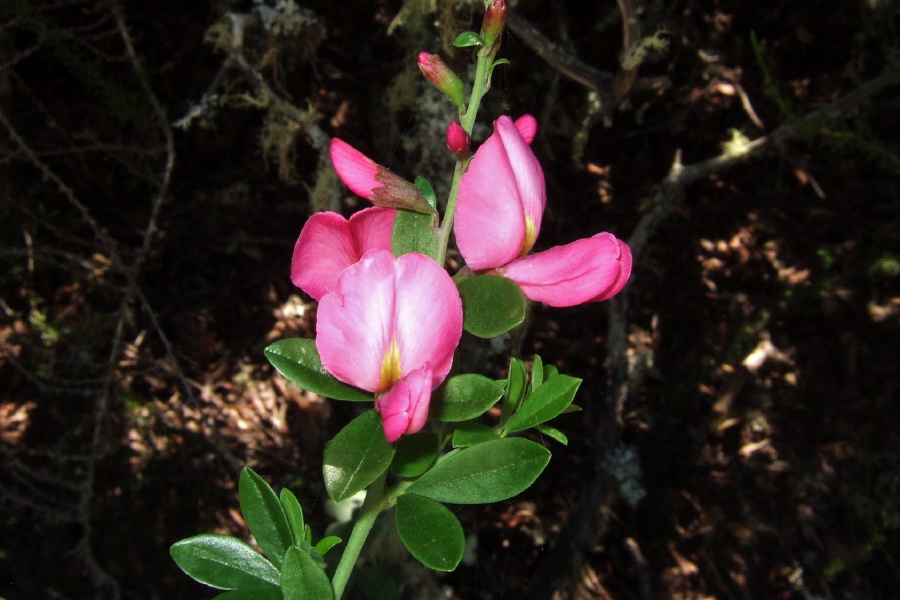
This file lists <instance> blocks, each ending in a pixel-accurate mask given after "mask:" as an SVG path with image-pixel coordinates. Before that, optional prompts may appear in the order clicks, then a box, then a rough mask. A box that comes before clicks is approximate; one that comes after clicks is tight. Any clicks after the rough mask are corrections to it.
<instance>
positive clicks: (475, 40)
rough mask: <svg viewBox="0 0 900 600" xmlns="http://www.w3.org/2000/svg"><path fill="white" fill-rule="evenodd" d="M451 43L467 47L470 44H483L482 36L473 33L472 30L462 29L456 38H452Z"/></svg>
mask: <svg viewBox="0 0 900 600" xmlns="http://www.w3.org/2000/svg"><path fill="white" fill-rule="evenodd" d="M453 45H454V46H456V47H457V48H469V47H471V46H483V45H484V38H482V37H481V36H480V35H478V34H477V33H475V32H474V31H463V32H462V33H460V34H459V35H458V36H456V39H455V40H453Z"/></svg>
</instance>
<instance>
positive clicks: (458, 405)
mask: <svg viewBox="0 0 900 600" xmlns="http://www.w3.org/2000/svg"><path fill="white" fill-rule="evenodd" d="M501 396H503V387H502V386H500V385H498V384H496V383H495V382H494V381H493V380H491V379H488V378H487V377H484V376H483V375H476V374H474V373H466V374H464V375H456V376H455V377H451V378H450V379H448V380H447V382H446V383H445V384H444V385H443V386H442V387H440V388H438V390H437V392H436V393H435V395H434V397H433V399H432V406H431V414H430V416H431V418H432V419H436V420H438V421H444V422H447V423H452V422H458V421H468V420H469V419H474V418H476V417H480V416H481V415H483V414H484V413H486V412H487V411H488V410H489V409H490V408H491V407H492V406H494V404H496V403H497V401H498V400H499V399H500V397H501Z"/></svg>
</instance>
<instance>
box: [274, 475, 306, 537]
mask: <svg viewBox="0 0 900 600" xmlns="http://www.w3.org/2000/svg"><path fill="white" fill-rule="evenodd" d="M278 499H279V500H280V501H281V508H283V509H284V515H285V516H286V517H287V520H288V525H290V526H291V534H292V535H293V538H294V545H297V544H300V542H302V541H303V539H304V535H303V534H304V532H305V524H304V522H303V508H302V507H301V506H300V501H299V500H297V496H295V495H294V492H292V491H291V490H289V489H287V488H282V489H281V494H280V495H279V496H278Z"/></svg>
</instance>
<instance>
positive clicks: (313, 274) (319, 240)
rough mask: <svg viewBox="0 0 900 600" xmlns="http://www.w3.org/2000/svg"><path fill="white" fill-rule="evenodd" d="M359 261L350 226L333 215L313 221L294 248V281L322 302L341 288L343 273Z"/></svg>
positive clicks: (301, 233)
mask: <svg viewBox="0 0 900 600" xmlns="http://www.w3.org/2000/svg"><path fill="white" fill-rule="evenodd" d="M357 260H359V254H358V252H357V249H356V247H355V244H354V241H353V238H352V236H351V233H350V225H349V224H348V223H347V220H346V219H345V218H344V217H342V216H341V215H339V214H337V213H333V212H320V213H316V214H314V215H313V216H311V217H310V218H309V220H308V221H307V222H306V225H304V226H303V230H302V231H301V232H300V237H299V238H298V239H297V243H296V244H295V245H294V256H293V258H292V259H291V281H292V282H294V285H296V286H297V287H298V288H300V289H301V290H303V291H304V292H306V293H307V294H309V295H310V296H312V297H313V298H315V299H316V300H319V299H320V298H321V297H322V296H324V295H325V294H327V293H328V292H330V291H331V290H333V289H334V288H335V286H337V281H338V277H340V275H341V273H342V272H343V271H344V269H346V268H347V267H349V266H350V265H352V264H353V263H355V262H356V261H357Z"/></svg>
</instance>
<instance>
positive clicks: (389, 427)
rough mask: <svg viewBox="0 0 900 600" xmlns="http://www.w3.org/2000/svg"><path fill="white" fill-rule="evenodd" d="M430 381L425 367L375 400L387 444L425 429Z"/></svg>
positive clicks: (429, 398)
mask: <svg viewBox="0 0 900 600" xmlns="http://www.w3.org/2000/svg"><path fill="white" fill-rule="evenodd" d="M431 379H432V374H431V369H430V368H429V365H427V364H426V365H425V366H424V367H423V368H422V369H417V370H415V371H412V372H411V373H409V374H408V375H407V376H406V377H404V378H403V379H400V380H399V381H397V383H395V384H394V387H392V388H391V389H390V390H389V391H388V393H386V394H385V395H384V396H382V397H381V398H379V399H378V400H376V401H375V408H376V409H378V412H380V413H381V423H382V426H383V427H384V437H385V439H386V440H387V441H388V443H394V442H396V441H397V440H399V439H400V438H401V437H402V436H404V435H407V434H410V433H417V432H419V431H421V430H422V428H423V427H424V426H425V422H426V421H427V420H428V407H429V405H430V404H431Z"/></svg>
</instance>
